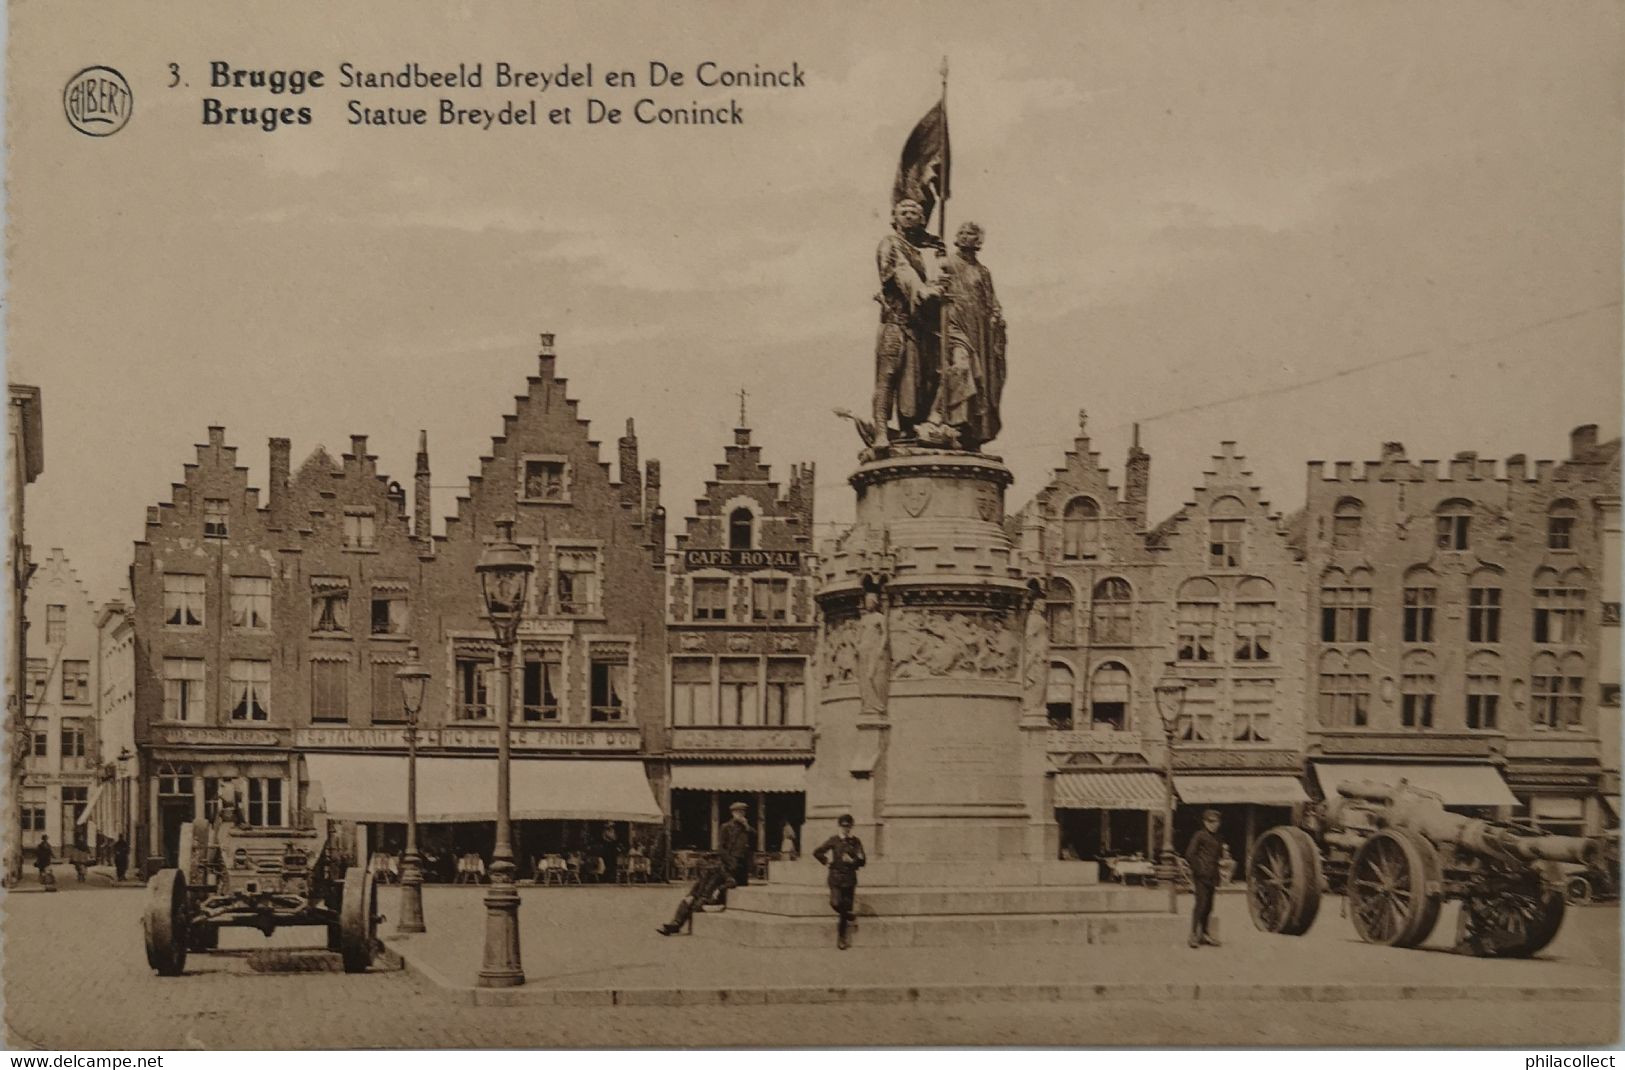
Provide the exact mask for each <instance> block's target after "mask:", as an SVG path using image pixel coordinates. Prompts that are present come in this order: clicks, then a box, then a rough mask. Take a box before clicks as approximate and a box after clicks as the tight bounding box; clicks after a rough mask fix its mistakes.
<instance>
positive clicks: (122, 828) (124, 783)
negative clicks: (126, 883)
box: [114, 747, 139, 868]
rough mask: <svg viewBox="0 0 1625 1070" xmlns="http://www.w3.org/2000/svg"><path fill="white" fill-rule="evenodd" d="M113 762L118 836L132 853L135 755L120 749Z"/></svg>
mask: <svg viewBox="0 0 1625 1070" xmlns="http://www.w3.org/2000/svg"><path fill="white" fill-rule="evenodd" d="M114 761H116V762H117V763H118V825H119V835H120V836H123V837H124V842H125V843H126V844H127V845H128V849H129V850H131V851H134V850H136V846H135V822H134V821H132V820H131V818H132V817H133V816H134V815H133V814H131V813H130V764H131V763H132V762H134V761H135V755H134V754H133V753H132V752H131V750H130V748H129V747H120V748H119V752H118V757H117V758H116V759H114ZM138 868H139V867H138Z"/></svg>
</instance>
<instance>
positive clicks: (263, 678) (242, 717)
mask: <svg viewBox="0 0 1625 1070" xmlns="http://www.w3.org/2000/svg"><path fill="white" fill-rule="evenodd" d="M226 682H227V683H228V684H229V685H230V687H231V719H232V720H233V721H263V720H265V719H267V718H268V717H270V715H271V663H270V662H269V661H251V660H248V659H246V658H233V659H231V663H230V665H229V667H228V670H227V677H226Z"/></svg>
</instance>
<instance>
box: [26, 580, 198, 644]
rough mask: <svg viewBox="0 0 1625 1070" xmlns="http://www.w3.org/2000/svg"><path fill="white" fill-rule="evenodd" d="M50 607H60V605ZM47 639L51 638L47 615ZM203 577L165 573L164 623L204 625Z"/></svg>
mask: <svg viewBox="0 0 1625 1070" xmlns="http://www.w3.org/2000/svg"><path fill="white" fill-rule="evenodd" d="M48 608H49V609H60V608H61V607H58V606H51V607H48ZM46 619H47V636H46V638H47V641H51V642H61V641H62V640H61V639H55V640H52V639H50V636H49V623H50V616H49V614H48V615H47V618H46ZM203 620H204V613H203V577H202V576H192V575H187V574H184V573H177V572H166V573H164V623H165V624H167V625H169V626H170V627H172V628H199V627H202V626H203Z"/></svg>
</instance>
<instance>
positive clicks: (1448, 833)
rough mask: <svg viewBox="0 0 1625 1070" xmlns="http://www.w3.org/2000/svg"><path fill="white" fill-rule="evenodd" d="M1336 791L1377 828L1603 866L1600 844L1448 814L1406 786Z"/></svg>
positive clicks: (1495, 851)
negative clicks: (1365, 808)
mask: <svg viewBox="0 0 1625 1070" xmlns="http://www.w3.org/2000/svg"><path fill="white" fill-rule="evenodd" d="M1337 791H1338V794H1340V795H1342V796H1343V797H1344V800H1345V801H1353V802H1356V803H1366V804H1368V805H1370V806H1371V807H1372V810H1371V814H1372V817H1373V818H1374V819H1375V820H1376V821H1377V823H1378V824H1381V825H1386V826H1389V827H1398V828H1407V829H1411V830H1413V831H1415V832H1420V833H1421V834H1422V835H1424V836H1426V837H1427V838H1428V839H1430V840H1432V841H1433V842H1434V843H1435V844H1439V845H1446V844H1450V845H1455V846H1458V847H1461V848H1462V849H1464V850H1467V851H1470V852H1472V853H1474V854H1479V855H1488V856H1491V857H1497V858H1507V859H1517V860H1519V861H1524V862H1534V861H1546V862H1580V863H1584V864H1586V865H1590V866H1597V865H1600V864H1601V862H1602V854H1603V845H1602V841H1601V840H1596V839H1590V838H1587V837H1585V836H1547V835H1541V834H1538V833H1537V834H1531V833H1528V832H1522V831H1519V830H1518V829H1515V828H1512V827H1510V826H1507V825H1503V824H1499V823H1497V822H1494V821H1483V820H1480V819H1478V818H1473V817H1463V816H1461V815H1460V814H1452V813H1450V812H1449V811H1447V810H1446V809H1445V808H1444V801H1443V800H1442V799H1440V798H1439V797H1438V796H1437V795H1434V794H1433V793H1431V792H1428V791H1423V790H1420V789H1418V788H1414V787H1411V786H1410V785H1408V784H1401V785H1399V786H1398V787H1391V786H1389V785H1387V784H1376V783H1373V782H1371V781H1352V782H1350V783H1346V784H1340V785H1338V788H1337Z"/></svg>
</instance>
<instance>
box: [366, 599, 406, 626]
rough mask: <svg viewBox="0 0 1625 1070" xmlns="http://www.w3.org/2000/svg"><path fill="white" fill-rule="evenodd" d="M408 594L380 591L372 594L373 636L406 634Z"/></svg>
mask: <svg viewBox="0 0 1625 1070" xmlns="http://www.w3.org/2000/svg"><path fill="white" fill-rule="evenodd" d="M406 607H407V601H406V592H405V591H400V590H393V589H379V590H375V591H373V592H372V634H373V635H405V634H406Z"/></svg>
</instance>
